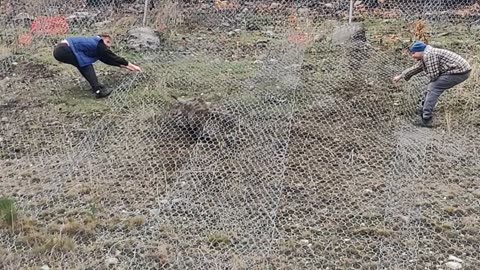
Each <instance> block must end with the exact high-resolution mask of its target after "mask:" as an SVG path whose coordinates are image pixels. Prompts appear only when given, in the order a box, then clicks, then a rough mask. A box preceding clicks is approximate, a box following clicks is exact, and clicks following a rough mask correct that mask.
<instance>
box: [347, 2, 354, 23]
mask: <svg viewBox="0 0 480 270" xmlns="http://www.w3.org/2000/svg"><path fill="white" fill-rule="evenodd" d="M352 16H353V0H350V10H349V11H348V24H351V23H352Z"/></svg>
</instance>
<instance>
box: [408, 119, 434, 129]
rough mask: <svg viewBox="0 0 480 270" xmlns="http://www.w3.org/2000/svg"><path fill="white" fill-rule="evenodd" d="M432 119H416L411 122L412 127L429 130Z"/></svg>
mask: <svg viewBox="0 0 480 270" xmlns="http://www.w3.org/2000/svg"><path fill="white" fill-rule="evenodd" d="M432 122H433V119H432V117H430V118H423V117H422V118H418V119H417V120H416V121H415V122H413V125H415V126H417V127H428V128H431V127H433V125H432Z"/></svg>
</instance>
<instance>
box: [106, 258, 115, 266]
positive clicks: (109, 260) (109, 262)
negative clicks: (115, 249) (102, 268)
mask: <svg viewBox="0 0 480 270" xmlns="http://www.w3.org/2000/svg"><path fill="white" fill-rule="evenodd" d="M115 264H118V259H117V258H115V257H107V258H106V259H105V265H106V266H107V267H109V266H111V265H115Z"/></svg>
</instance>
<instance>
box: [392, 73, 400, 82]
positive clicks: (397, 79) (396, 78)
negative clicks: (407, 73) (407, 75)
mask: <svg viewBox="0 0 480 270" xmlns="http://www.w3.org/2000/svg"><path fill="white" fill-rule="evenodd" d="M400 79H402V75H397V76H395V77H393V82H395V83H396V82H398V81H400Z"/></svg>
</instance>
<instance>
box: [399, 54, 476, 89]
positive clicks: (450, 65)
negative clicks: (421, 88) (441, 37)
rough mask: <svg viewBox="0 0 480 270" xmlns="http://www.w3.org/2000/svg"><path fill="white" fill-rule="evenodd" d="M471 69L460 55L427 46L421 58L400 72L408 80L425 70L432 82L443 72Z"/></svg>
mask: <svg viewBox="0 0 480 270" xmlns="http://www.w3.org/2000/svg"><path fill="white" fill-rule="evenodd" d="M470 70H472V68H471V66H470V64H469V63H468V62H467V60H465V59H464V58H462V57H461V56H460V55H458V54H456V53H454V52H451V51H448V50H444V49H437V48H433V47H432V46H427V48H426V49H425V51H424V55H423V60H422V61H418V63H417V64H416V65H414V66H413V67H411V68H409V69H407V70H405V71H404V72H403V73H402V76H403V78H404V79H405V80H406V81H408V80H410V79H411V78H412V77H413V76H414V75H416V74H418V73H420V72H422V71H425V73H426V75H427V77H428V78H429V79H430V82H433V81H435V80H437V79H438V77H440V75H445V74H461V73H466V72H468V71H470Z"/></svg>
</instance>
